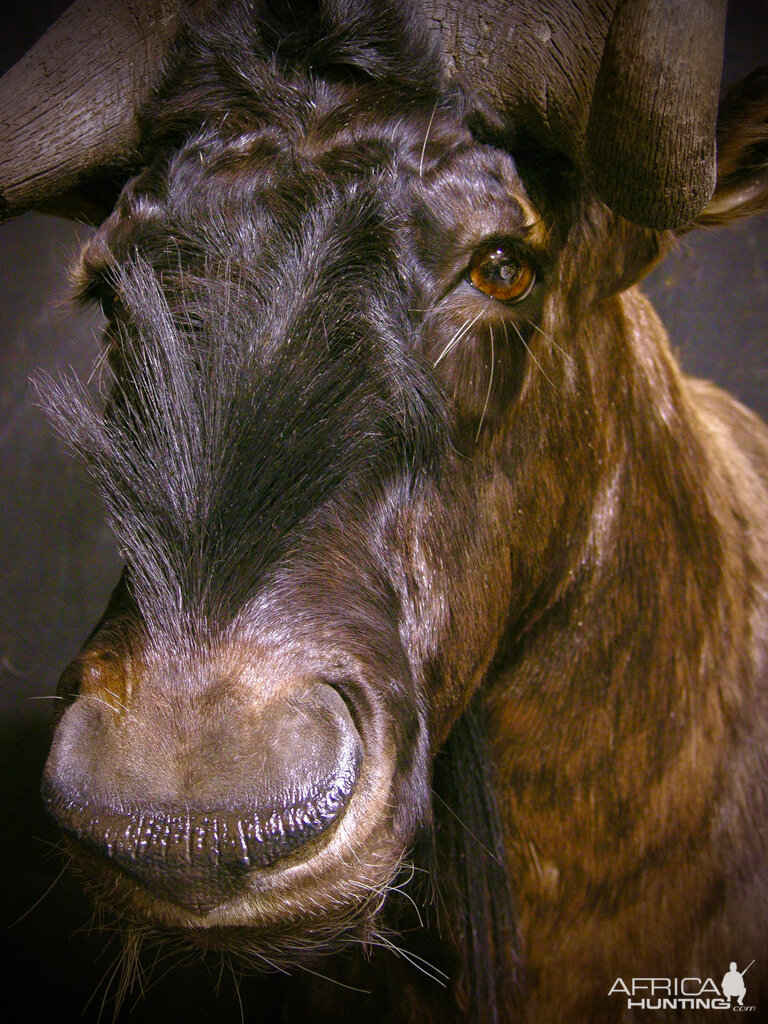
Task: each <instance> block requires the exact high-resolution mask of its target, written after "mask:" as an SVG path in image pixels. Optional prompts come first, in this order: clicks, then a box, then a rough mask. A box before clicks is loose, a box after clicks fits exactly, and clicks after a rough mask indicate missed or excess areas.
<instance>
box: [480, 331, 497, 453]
mask: <svg viewBox="0 0 768 1024" xmlns="http://www.w3.org/2000/svg"><path fill="white" fill-rule="evenodd" d="M488 331H489V333H490V335H491V373H490V376H489V377H488V391H487V393H486V396H485V405H484V406H483V411H482V414H481V416H480V424H479V426H478V428H477V433H476V434H475V444H477V442H478V441H479V439H480V431H481V430H482V429H483V423H484V422H485V414H486V412H487V411H488V402H489V401H490V399H491V388H492V387H493V364H494V361H495V355H494V351H493V327H489V328H488Z"/></svg>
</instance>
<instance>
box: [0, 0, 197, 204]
mask: <svg viewBox="0 0 768 1024" xmlns="http://www.w3.org/2000/svg"><path fill="white" fill-rule="evenodd" d="M204 5H205V0H134V2H133V3H131V2H130V0H77V2H76V3H74V4H73V5H72V7H70V8H69V9H68V10H67V11H65V13H64V14H63V15H62V16H61V17H60V18H59V20H58V21H57V22H56V23H55V24H54V25H53V26H52V27H51V28H50V29H49V30H48V32H46V34H45V35H44V36H43V37H42V38H41V39H40V40H39V41H38V42H37V43H36V44H35V46H33V47H32V49H31V50H30V51H29V52H28V53H27V54H26V55H25V56H24V57H22V59H21V60H20V61H19V62H18V64H16V65H14V67H12V68H11V69H10V71H8V72H7V73H6V74H5V75H4V76H3V78H2V80H0V222H1V221H3V220H7V219H8V218H9V217H13V216H15V215H17V214H19V213H23V212H24V211H25V210H28V209H32V208H37V209H51V210H53V211H54V212H58V211H59V210H66V211H67V212H68V213H70V214H71V213H73V212H77V213H78V214H84V215H86V216H88V215H89V214H90V213H91V212H95V211H97V210H98V208H99V203H98V201H94V200H95V199H96V196H95V195H94V181H95V179H97V178H98V179H101V180H103V179H104V177H105V176H108V175H109V173H110V172H111V173H112V174H114V175H115V176H121V177H122V179H124V178H125V177H126V175H127V173H128V169H129V168H130V164H131V158H132V156H133V155H134V154H135V147H136V142H137V138H138V132H137V127H136V116H135V113H136V110H137V108H138V106H139V104H141V102H142V101H143V100H144V99H145V98H146V97H147V96H148V95H149V90H150V88H151V86H152V83H153V81H154V80H155V78H156V76H157V72H158V69H159V66H160V64H161V61H162V57H163V53H164V51H165V47H166V46H167V43H168V41H169V39H170V38H171V36H172V35H173V32H174V30H175V25H176V18H177V14H178V12H179V9H180V8H182V7H192V8H194V9H198V8H202V7H204ZM120 183H122V182H120ZM97 191H98V190H97ZM113 191H114V193H115V194H116V192H117V184H115V186H114V189H113ZM89 193H90V194H89Z"/></svg>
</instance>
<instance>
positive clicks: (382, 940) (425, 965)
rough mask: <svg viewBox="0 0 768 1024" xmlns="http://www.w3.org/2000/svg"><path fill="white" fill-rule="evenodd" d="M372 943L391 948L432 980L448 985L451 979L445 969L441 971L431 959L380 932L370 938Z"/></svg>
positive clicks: (443, 985) (396, 954) (444, 985)
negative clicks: (405, 947)
mask: <svg viewBox="0 0 768 1024" xmlns="http://www.w3.org/2000/svg"><path fill="white" fill-rule="evenodd" d="M370 945H371V946H374V947H375V946H378V947H379V948H383V949H388V950H390V952H392V953H394V954H395V956H401V957H402V958H403V959H404V960H407V961H408V963H409V964H411V966H412V967H415V968H416V970H417V971H420V972H421V973H422V974H424V975H426V976H427V977H428V978H429V979H430V980H431V981H434V982H436V983H437V984H438V985H441V986H442V987H443V988H446V987H447V983H448V980H449V979H448V975H447V974H446V973H445V971H441V970H440V968H439V967H435V965H434V964H431V963H430V962H429V960H425V959H424V958H423V957H421V956H418V955H417V954H416V953H412V952H410V950H406V949H401V948H400V947H399V946H396V945H395V943H394V942H392V941H391V940H390V939H388V938H387V937H386V935H381V934H379V935H378V936H377V937H376V939H371V940H370Z"/></svg>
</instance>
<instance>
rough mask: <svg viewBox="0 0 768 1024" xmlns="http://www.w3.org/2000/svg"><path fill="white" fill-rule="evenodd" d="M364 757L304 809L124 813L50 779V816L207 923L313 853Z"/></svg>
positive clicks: (106, 860) (45, 788) (105, 860)
mask: <svg viewBox="0 0 768 1024" xmlns="http://www.w3.org/2000/svg"><path fill="white" fill-rule="evenodd" d="M361 760H362V758H361V757H357V758H355V759H354V760H351V761H350V762H349V763H348V764H346V765H345V766H344V770H343V772H342V773H340V774H339V775H337V777H336V778H335V779H334V780H333V782H332V783H331V784H330V785H329V786H327V787H321V788H317V789H316V790H315V791H314V792H313V793H311V794H308V795H307V796H306V797H305V798H304V799H302V800H301V801H298V802H294V803H290V804H284V805H282V806H277V807H275V806H270V807H268V808H263V809H262V808H258V807H256V808H253V809H251V810H250V811H247V812H246V813H243V812H242V811H237V812H235V811H221V810H217V811H212V810H210V809H207V808H195V807H190V808H188V809H187V810H186V812H185V813H179V811H178V807H177V808H176V809H175V810H171V809H168V808H164V807H163V806H161V805H159V804H158V805H153V806H140V805H138V806H133V807H129V808H127V809H126V808H116V807H114V806H111V805H109V804H105V803H101V802H96V801H94V800H92V799H89V798H88V797H85V798H84V797H82V796H81V795H79V794H78V795H74V794H69V793H62V792H61V790H60V789H57V788H55V787H54V786H52V785H51V784H50V783H49V782H48V780H47V779H46V778H44V779H43V785H42V796H43V801H44V803H45V806H46V809H47V810H48V813H49V814H50V815H51V816H52V817H53V819H54V820H55V821H56V823H57V824H58V826H59V828H60V829H61V831H62V832H63V833H64V835H65V836H67V838H68V839H70V841H74V842H75V843H77V844H78V846H80V847H84V848H85V849H87V850H88V851H89V853H90V854H91V855H94V854H95V855H97V856H98V858H99V860H100V861H101V862H102V864H103V865H104V866H105V867H106V866H108V865H112V866H113V867H114V868H117V869H119V870H120V871H121V873H124V874H126V875H128V876H129V877H130V878H131V879H132V881H134V883H136V882H138V884H139V886H140V887H141V888H143V889H144V890H146V891H148V892H149V893H151V894H153V895H154V896H157V897H159V898H160V899H163V900H168V901H170V902H171V903H173V904H175V905H176V906H179V907H181V908H182V909H184V910H186V911H188V912H191V913H193V914H195V915H196V916H205V915H207V914H210V913H211V912H212V911H214V910H216V909H218V908H220V907H221V906H222V905H223V904H225V903H228V902H230V901H231V900H233V899H235V898H237V897H240V896H242V895H245V894H246V890H247V880H248V878H249V876H251V875H252V873H253V872H257V871H260V870H264V869H268V868H270V867H272V866H273V865H274V864H276V863H277V862H279V861H281V860H284V859H286V858H288V857H290V856H291V855H292V854H295V853H296V851H297V850H299V849H302V848H306V849H307V852H308V853H310V854H311V852H313V849H314V847H315V845H316V841H317V840H318V839H319V838H320V837H321V836H325V835H326V834H327V833H328V832H329V830H331V831H333V828H332V826H333V825H334V824H335V823H336V822H337V821H338V819H339V818H340V817H342V815H343V813H344V811H345V810H346V808H347V806H348V804H349V802H350V800H351V798H352V794H353V793H354V790H355V785H356V782H357V778H358V775H359V771H360V765H361Z"/></svg>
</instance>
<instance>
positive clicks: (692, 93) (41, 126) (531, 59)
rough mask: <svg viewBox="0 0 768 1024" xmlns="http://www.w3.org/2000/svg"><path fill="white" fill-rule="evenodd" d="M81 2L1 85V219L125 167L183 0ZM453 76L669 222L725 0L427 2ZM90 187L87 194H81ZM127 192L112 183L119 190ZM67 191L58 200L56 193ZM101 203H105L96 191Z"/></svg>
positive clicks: (691, 168)
mask: <svg viewBox="0 0 768 1024" xmlns="http://www.w3.org/2000/svg"><path fill="white" fill-rule="evenodd" d="M206 3H207V0H134V2H133V3H132V2H131V0H77V2H76V3H75V4H74V5H73V6H72V7H71V8H70V9H69V10H68V11H67V12H66V13H65V14H64V15H63V16H62V18H60V19H59V21H58V22H56V24H55V25H54V26H53V27H52V28H51V29H50V30H49V32H48V33H47V34H46V35H45V36H43V38H42V39H41V40H40V42H39V43H37V45H36V46H35V47H33V49H32V50H31V51H30V52H29V53H28V54H27V55H26V56H25V57H24V58H22V60H21V61H20V62H19V63H18V64H17V65H16V66H15V67H14V68H12V69H11V70H10V71H9V72H8V73H7V74H6V75H5V76H4V77H3V79H2V81H0V220H3V219H7V218H8V217H10V216H14V215H15V214H17V213H21V212H23V211H24V210H25V209H29V208H32V207H37V208H48V209H50V208H54V209H59V208H61V207H62V205H66V203H68V204H69V207H70V209H69V212H72V205H73V203H74V206H75V207H76V208H77V209H78V211H79V212H81V213H82V212H87V205H88V203H87V200H88V198H89V197H88V196H87V195H86V197H85V200H86V201H85V203H83V186H84V185H87V186H88V191H90V192H91V193H93V187H94V181H95V180H96V179H97V178H98V177H99V176H101V178H102V180H103V179H104V177H105V173H107V172H109V171H110V170H111V171H112V172H113V173H114V174H115V176H116V177H117V178H118V179H119V178H120V177H122V178H124V177H125V176H126V174H127V173H128V170H129V168H130V164H131V155H132V154H133V153H134V152H135V146H136V142H137V127H136V119H135V112H136V109H137V108H138V106H139V105H140V104H141V103H142V102H143V100H144V99H145V98H146V97H147V96H148V94H149V90H150V88H151V85H152V82H153V81H154V80H155V78H156V75H157V71H158V68H159V65H160V64H161V62H162V57H163V53H164V51H165V47H166V46H167V43H168V41H169V39H170V38H171V36H172V35H173V31H174V27H175V15H176V14H177V12H178V10H179V9H180V8H182V7H192V8H193V9H194V10H195V13H197V11H198V10H202V9H204V8H205V6H206ZM421 5H422V7H423V9H424V11H425V13H426V15H427V18H428V19H429V20H430V21H431V22H432V24H433V26H434V27H435V28H436V29H437V30H438V31H439V33H440V35H441V37H442V41H443V52H444V54H446V62H447V64H448V70H449V71H451V70H454V71H457V72H458V73H460V74H461V76H462V77H463V78H464V79H465V80H466V81H467V82H468V84H469V85H470V86H471V87H472V88H473V89H476V90H478V91H480V92H482V93H485V95H486V96H487V97H488V98H489V99H490V101H491V102H492V104H493V105H494V107H495V108H496V109H498V110H499V111H500V112H501V113H502V115H503V116H506V117H507V118H508V119H509V120H510V123H512V124H514V125H515V126H516V127H517V128H523V129H525V130H527V131H528V132H531V133H532V134H534V135H538V136H539V137H543V138H544V139H545V140H547V141H548V142H549V144H550V145H554V146H555V147H556V148H558V149H560V150H562V151H563V152H565V153H567V154H568V155H569V156H571V158H572V159H574V160H576V161H577V162H578V163H579V164H580V165H581V166H582V167H584V169H585V172H586V173H587V175H588V176H590V177H591V178H592V180H593V183H594V186H595V188H596V189H597V191H598V194H599V195H601V197H602V198H603V199H604V200H605V201H606V202H607V203H608V204H609V205H610V206H611V207H612V208H613V209H615V210H616V211H617V212H619V213H621V214H623V215H624V216H626V217H628V218H629V219H631V220H635V221H637V222H638V223H642V224H646V225H649V226H652V227H657V228H667V227H679V226H681V225H683V224H685V223H688V222H689V221H691V220H692V219H693V218H694V217H695V216H697V214H698V213H699V212H700V211H701V209H702V208H703V207H704V205H705V204H706V202H707V201H708V199H709V197H710V196H711V193H712V189H713V186H714V180H715V170H714V168H715V160H714V138H715V131H714V126H715V118H716V111H717V97H718V86H719V78H720V64H721V60H722V49H723V36H724V23H725V6H726V0H579V2H576V0H484V2H482V3H463V2H462V0H421ZM78 189H79V193H78ZM114 191H116V187H115V189H114ZM62 195H63V196H64V199H65V201H66V203H65V204H62V202H61V201H59V202H58V204H55V200H57V198H58V197H61V196H62ZM90 198H93V196H92V194H91V196H90Z"/></svg>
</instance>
